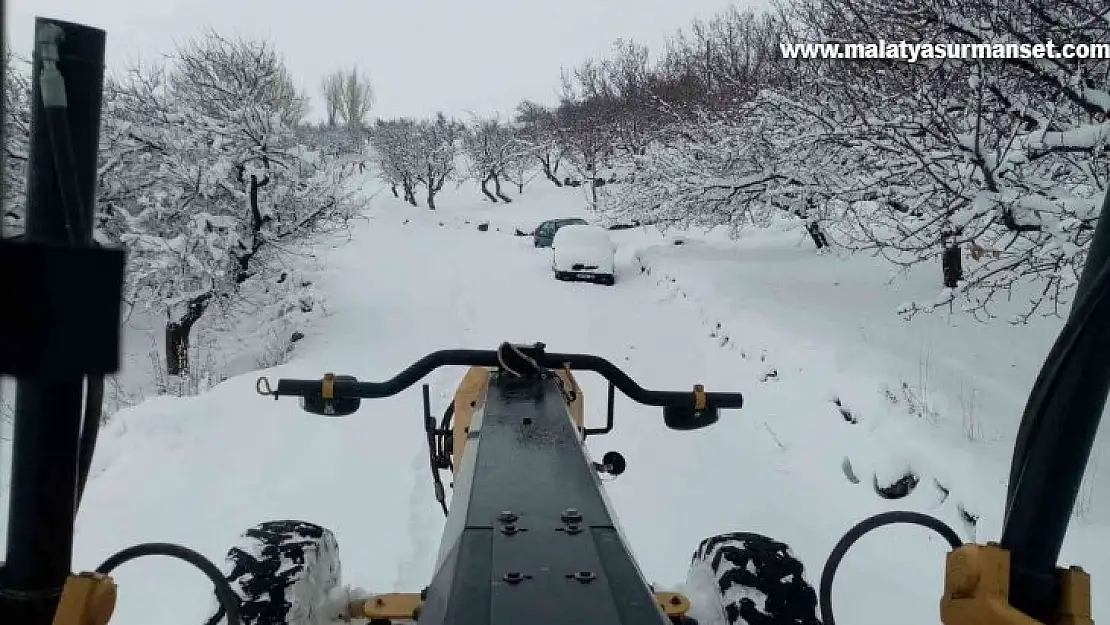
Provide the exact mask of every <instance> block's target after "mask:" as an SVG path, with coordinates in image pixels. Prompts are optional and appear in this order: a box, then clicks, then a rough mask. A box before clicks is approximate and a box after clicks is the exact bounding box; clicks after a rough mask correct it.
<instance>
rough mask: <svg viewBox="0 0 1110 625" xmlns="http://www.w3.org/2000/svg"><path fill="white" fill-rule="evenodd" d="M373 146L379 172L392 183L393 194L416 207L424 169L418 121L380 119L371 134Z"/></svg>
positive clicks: (390, 184)
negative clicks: (420, 152)
mask: <svg viewBox="0 0 1110 625" xmlns="http://www.w3.org/2000/svg"><path fill="white" fill-rule="evenodd" d="M370 147H371V148H372V149H373V152H374V154H373V160H374V162H375V163H376V164H377V166H378V171H379V173H380V174H381V175H382V177H383V178H385V181H386V182H388V183H389V186H390V191H392V192H393V197H399V198H402V199H404V200H405V201H406V202H408V203H409V204H412V205H413V206H416V205H417V203H416V185H417V182H418V181H417V174H418V172H419V170H420V168H421V162H420V154H419V150H420V131H419V128H418V127H417V124H416V121H415V120H412V119H408V118H402V119H389V120H383V119H379V120H377V122H376V123H375V124H374V129H373V132H371V133H370ZM398 187H400V188H401V193H400V194H399V193H398V192H397V188H398Z"/></svg>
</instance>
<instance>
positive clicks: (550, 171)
mask: <svg viewBox="0 0 1110 625" xmlns="http://www.w3.org/2000/svg"><path fill="white" fill-rule="evenodd" d="M539 161H540V167H541V168H542V169H543V175H544V176H546V177H547V179H548V180H550V181H551V182H553V183H555V186H557V187H561V186H563V182H562V181H561V180H559V178H558V177H556V176H555V174H556V173H558V172H557V171H556V169H558V165H556V166H555V167H554V168H553V167H552V166H551V159H550V158H544V157H542V156H541V157H539Z"/></svg>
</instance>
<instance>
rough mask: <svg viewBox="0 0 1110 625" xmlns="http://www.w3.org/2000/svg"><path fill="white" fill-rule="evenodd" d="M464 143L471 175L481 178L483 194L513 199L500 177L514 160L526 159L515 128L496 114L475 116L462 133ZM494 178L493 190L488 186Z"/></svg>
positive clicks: (492, 200)
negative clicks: (504, 191) (479, 117)
mask: <svg viewBox="0 0 1110 625" xmlns="http://www.w3.org/2000/svg"><path fill="white" fill-rule="evenodd" d="M462 145H463V150H464V152H465V153H466V155H467V156H468V157H469V158H468V160H469V164H470V170H471V171H470V175H471V176H472V177H473V178H474V179H475V180H477V181H478V184H479V187H480V188H481V190H482V195H485V196H486V197H487V198H489V200H490V201H491V202H497V201H498V200H501V201H503V202H511V201H512V200H511V199H509V197H507V196H506V195H505V194H504V193H502V191H501V179H502V178H506V177H507V174H508V169H509V168H510V167H511V166H512V165H513V164H514V162H517V161H521V160H523V159H521V158H520V157H521V155H522V154H523V153H524V152H525V147H524V145H523V143H522V142H521V141H520V139H518V138H517V136H516V134H515V133H514V132H513V129H512V128H511V127H510V126H508V125H507V124H505V123H503V122H502V121H501V120H500V119H499V118H497V117H490V118H487V119H475V120H474V122H473V123H472V124H471V125H470V126H469V127H468V128H466V131H465V132H464V133H463V135H462ZM491 182H492V183H493V186H494V191H493V193H491V192H490V190H489V187H488V185H489V183H491ZM520 186H523V183H521V184H520ZM518 188H519V187H518Z"/></svg>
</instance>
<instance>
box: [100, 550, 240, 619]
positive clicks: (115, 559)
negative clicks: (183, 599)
mask: <svg viewBox="0 0 1110 625" xmlns="http://www.w3.org/2000/svg"><path fill="white" fill-rule="evenodd" d="M144 556H169V557H171V558H176V559H178V560H182V561H184V562H188V563H189V564H191V565H193V566H194V567H196V568H197V569H200V571H201V572H202V573H204V575H205V577H207V578H208V579H209V580H211V582H212V584H213V586H215V587H216V599H217V601H219V604H220V612H221V613H222V615H220V616H223V615H226V616H227V625H242V619H241V618H240V610H239V596H238V595H236V594H235V591H234V590H233V589H232V588H231V583H230V582H228V581H227V579H225V578H224V574H223V573H222V572H221V571H220V569H219V568H218V567H217V566H216V565H215V564H213V563H212V561H211V560H209V559H208V558H205V557H204V556H202V555H201V554H199V553H197V552H196V551H193V550H192V549H189V548H188V547H182V546H181V545H175V544H173V543H143V544H141V545H135V546H133V547H128V548H126V549H124V550H122V551H120V552H118V553H116V554H115V555H113V556H112V557H110V558H108V559H107V560H105V561H104V563H103V564H101V565H100V566H98V567H96V572H97V573H101V574H103V575H108V574H109V573H111V572H112V571H114V570H115V569H116V568H117V567H118V566H119V565H121V564H123V563H125V562H129V561H131V560H134V559H136V558H142V557H144Z"/></svg>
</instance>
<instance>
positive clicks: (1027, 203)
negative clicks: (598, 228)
mask: <svg viewBox="0 0 1110 625" xmlns="http://www.w3.org/2000/svg"><path fill="white" fill-rule="evenodd" d="M879 40H884V41H887V42H899V41H908V42H914V43H917V42H926V43H967V44H988V45H995V46H1001V45H1006V44H1037V43H1044V42H1045V41H1046V40H1052V41H1054V42H1056V44H1057V48H1058V49H1059V46H1060V45H1061V44H1063V43H1100V42H1101V43H1104V42H1107V41H1110V13H1108V12H1107V11H1106V4H1105V2H1104V1H1103V0H1059V1H1057V0H1053V1H1052V2H1048V1H1045V0H1038V1H1034V2H1027V1H1025V0H1020V1H1019V0H990V1H988V0H969V1H967V2H960V3H952V2H947V1H942V0H894V1H893V2H892V1H891V0H784V1H783V2H781V3H779V5H778V7H777V8H775V9H774V10H770V11H763V12H760V11H743V10H739V9H735V8H733V9H732V10H729V11H726V12H724V13H721V14H720V15H718V16H716V17H714V18H713V19H710V20H707V21H699V22H695V23H693V24H692V26H690V27H689V28H688V29H686V30H685V31H680V32H679V33H678V34H677V35H676V36H675V37H674V38H673V39H672V40H671V42H670V43H669V45H668V46H667V47H666V48H665V49H664V50H661V51H660V54H659V55H658V59H657V60H656V61H654V62H652V61H651V55H649V53H648V50H647V49H645V48H644V47H642V46H639V45H636V44H634V43H631V42H626V41H623V42H618V43H617V44H616V45H615V46H614V49H613V52H612V53H611V54H610V55H609V56H608V57H607V58H603V59H599V60H591V61H587V62H585V63H581V64H580V65H579V66H578V67H576V68H574V69H573V70H571V71H568V72H565V75H564V76H563V84H564V89H563V91H564V96H563V99H562V101H561V102H560V103H559V104H558V105H556V106H552V107H542V106H539V105H536V104H532V103H523V104H522V105H521V107H520V115H519V116H518V118H517V120H516V121H517V123H518V126H519V127H520V128H521V129H523V130H524V131H525V136H527V137H529V139H530V141H529V145H531V146H533V147H535V146H540V145H543V146H547V148H548V150H550V151H547V152H543V153H542V154H543V156H542V158H544V159H545V161H546V162H560V161H559V159H560V158H563V159H565V160H566V161H569V162H573V163H574V164H575V165H577V166H578V167H580V168H582V170H583V171H585V172H600V171H603V170H606V169H607V170H608V171H610V172H615V174H616V175H615V178H614V175H613V174H612V173H611V174H610V175H609V176H607V179H608V180H614V179H615V180H616V181H617V182H618V184H608V185H605V186H598V185H593V186H594V188H595V189H597V193H598V196H599V197H598V202H597V203H598V208H599V210H601V211H603V212H604V213H606V214H607V215H608V216H609V217H610V218H612V219H617V220H623V221H638V222H641V223H656V224H661V225H674V226H683V227H688V226H704V227H714V226H728V227H730V228H732V229H733V230H734V231H737V230H740V229H742V228H750V227H759V226H761V225H765V224H768V223H770V222H771V221H772V220H775V219H778V218H780V217H781V216H791V217H792V218H798V219H802V220H805V221H804V225H805V227H806V228H807V229H808V230H809V233H810V235H811V236H812V238H813V241H814V243H815V245H817V246H818V247H822V246H824V245H828V244H829V242H830V241H831V242H832V244H834V245H837V246H840V247H842V248H845V249H848V250H853V251H868V252H872V253H878V254H881V255H883V256H884V257H886V258H887V259H889V260H890V261H891V262H892V263H895V264H896V265H898V266H903V267H910V266H914V265H918V264H921V263H930V264H933V263H935V264H936V265H937V266H938V267H939V266H943V271H938V278H941V279H942V280H938V285H939V284H943V287H944V288H943V291H942V293H941V297H940V299H939V301H938V302H934V303H930V304H929V305H928V306H923V307H925V308H934V307H936V306H937V305H939V304H961V305H962V306H964V307H965V308H967V309H970V310H973V311H977V312H983V313H987V314H989V312H990V310H991V304H992V303H993V302H995V301H997V300H1004V299H1011V298H1014V297H1017V298H1019V299H1021V300H1022V301H1025V302H1027V303H1028V306H1026V307H1025V308H1024V310H1023V314H1021V315H1018V316H1017V317H1016V318H1014V321H1020V320H1023V319H1027V318H1028V317H1029V316H1030V315H1034V314H1055V313H1057V312H1058V311H1060V310H1061V306H1062V305H1066V304H1067V303H1068V301H1069V293H1070V292H1071V291H1072V290H1073V288H1074V287H1075V285H1076V283H1077V280H1078V276H1079V273H1080V271H1081V269H1082V262H1083V261H1084V260H1085V252H1086V248H1087V247H1088V244H1089V242H1090V239H1091V235H1092V232H1093V226H1094V223H1095V220H1096V219H1097V217H1098V215H1099V211H1100V209H1101V203H1102V198H1103V196H1104V194H1105V193H1106V190H1107V179H1108V176H1110V153H1108V145H1110V142H1108V140H1110V122H1108V119H1107V117H1108V115H1110V58H1087V59H1063V58H1036V57H1027V58H994V59H983V58H979V59H966V58H965V59H931V60H930V59H919V60H918V61H917V62H916V63H908V62H905V61H901V60H884V59H880V58H868V59H852V60H849V59H831V60H814V59H809V60H805V59H787V58H784V55H783V53H782V51H781V48H780V44H797V43H806V42H814V43H820V42H842V43H873V42H878V41H879ZM547 159H550V160H547ZM551 177H552V178H554V176H551ZM942 261H943V262H942ZM906 312H907V313H912V312H915V308H914V307H910V308H909V309H907V310H906Z"/></svg>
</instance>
